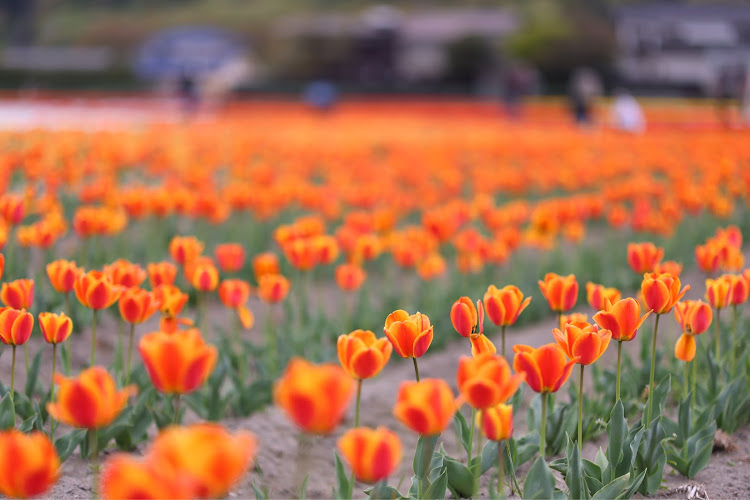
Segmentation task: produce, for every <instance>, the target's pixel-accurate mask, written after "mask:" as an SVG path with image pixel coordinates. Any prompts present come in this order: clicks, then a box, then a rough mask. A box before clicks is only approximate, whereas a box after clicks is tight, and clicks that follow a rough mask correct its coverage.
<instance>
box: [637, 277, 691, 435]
mask: <svg viewBox="0 0 750 500" xmlns="http://www.w3.org/2000/svg"><path fill="white" fill-rule="evenodd" d="M689 289H690V285H686V286H685V288H683V289H682V290H680V278H678V277H676V276H672V275H671V274H669V273H663V274H656V273H646V274H644V275H643V282H642V283H641V294H642V295H643V300H644V301H645V303H646V307H648V308H649V309H651V310H652V311H653V312H654V313H655V314H656V321H655V322H654V336H653V339H652V341H651V342H652V343H651V373H650V375H649V385H648V387H649V392H648V409H647V412H646V416H647V422H648V423H649V424H648V425H650V422H651V411H652V400H653V397H652V394H653V392H654V371H655V369H656V334H657V331H658V329H659V318H660V317H661V315H662V314H665V313H668V312H669V311H671V310H672V308H673V307H674V305H675V304H676V303H677V302H679V300H680V299H681V298H682V296H683V295H685V292H687V291H688V290H689Z"/></svg>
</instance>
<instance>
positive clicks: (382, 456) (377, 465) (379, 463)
mask: <svg viewBox="0 0 750 500" xmlns="http://www.w3.org/2000/svg"><path fill="white" fill-rule="evenodd" d="M336 444H337V447H338V449H339V451H340V452H341V455H342V456H343V457H344V459H345V460H346V462H347V463H348V464H349V466H350V467H351V469H352V472H353V473H354V477H355V478H356V479H357V480H358V481H361V482H363V483H370V484H371V483H377V482H378V481H381V480H383V479H385V478H387V477H388V476H390V475H391V473H393V472H394V471H395V470H396V467H398V464H399V462H400V461H401V440H400V439H399V438H398V435H397V434H396V433H395V432H392V431H390V430H388V429H386V428H385V427H378V428H377V429H370V428H367V427H358V428H355V429H350V430H348V431H347V432H345V433H344V435H343V436H341V437H340V438H339V440H338V442H337V443H336Z"/></svg>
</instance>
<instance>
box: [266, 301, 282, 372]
mask: <svg viewBox="0 0 750 500" xmlns="http://www.w3.org/2000/svg"><path fill="white" fill-rule="evenodd" d="M273 312H274V306H273V304H267V306H266V325H265V334H266V349H269V350H270V352H268V354H267V356H268V365H269V369H268V371H269V373H270V374H271V377H275V376H276V366H277V364H278V360H279V347H278V343H277V342H276V331H275V330H276V328H275V324H274V317H273Z"/></svg>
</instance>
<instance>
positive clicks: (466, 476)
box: [443, 457, 479, 498]
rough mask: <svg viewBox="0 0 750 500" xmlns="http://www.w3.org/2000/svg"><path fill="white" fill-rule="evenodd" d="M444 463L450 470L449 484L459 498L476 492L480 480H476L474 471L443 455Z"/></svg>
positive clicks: (467, 496) (470, 495)
mask: <svg viewBox="0 0 750 500" xmlns="http://www.w3.org/2000/svg"><path fill="white" fill-rule="evenodd" d="M443 464H444V465H445V469H446V470H447V471H448V486H449V487H450V488H451V490H453V491H455V492H456V493H458V496H459V498H470V497H472V496H473V495H474V494H475V493H476V491H475V489H474V488H475V487H478V486H479V482H478V481H475V480H474V474H473V473H472V471H471V470H469V469H468V468H467V467H466V466H465V465H464V464H462V463H460V462H458V461H457V460H455V459H453V458H449V457H443ZM475 467H477V466H476V465H475Z"/></svg>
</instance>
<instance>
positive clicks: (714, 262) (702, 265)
mask: <svg viewBox="0 0 750 500" xmlns="http://www.w3.org/2000/svg"><path fill="white" fill-rule="evenodd" d="M695 261H696V262H697V263H698V268H699V269H700V270H701V271H703V272H704V273H715V272H716V271H718V270H719V267H720V266H721V248H720V247H719V246H718V245H717V244H716V243H713V242H708V243H706V244H705V245H698V246H696V247H695Z"/></svg>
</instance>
